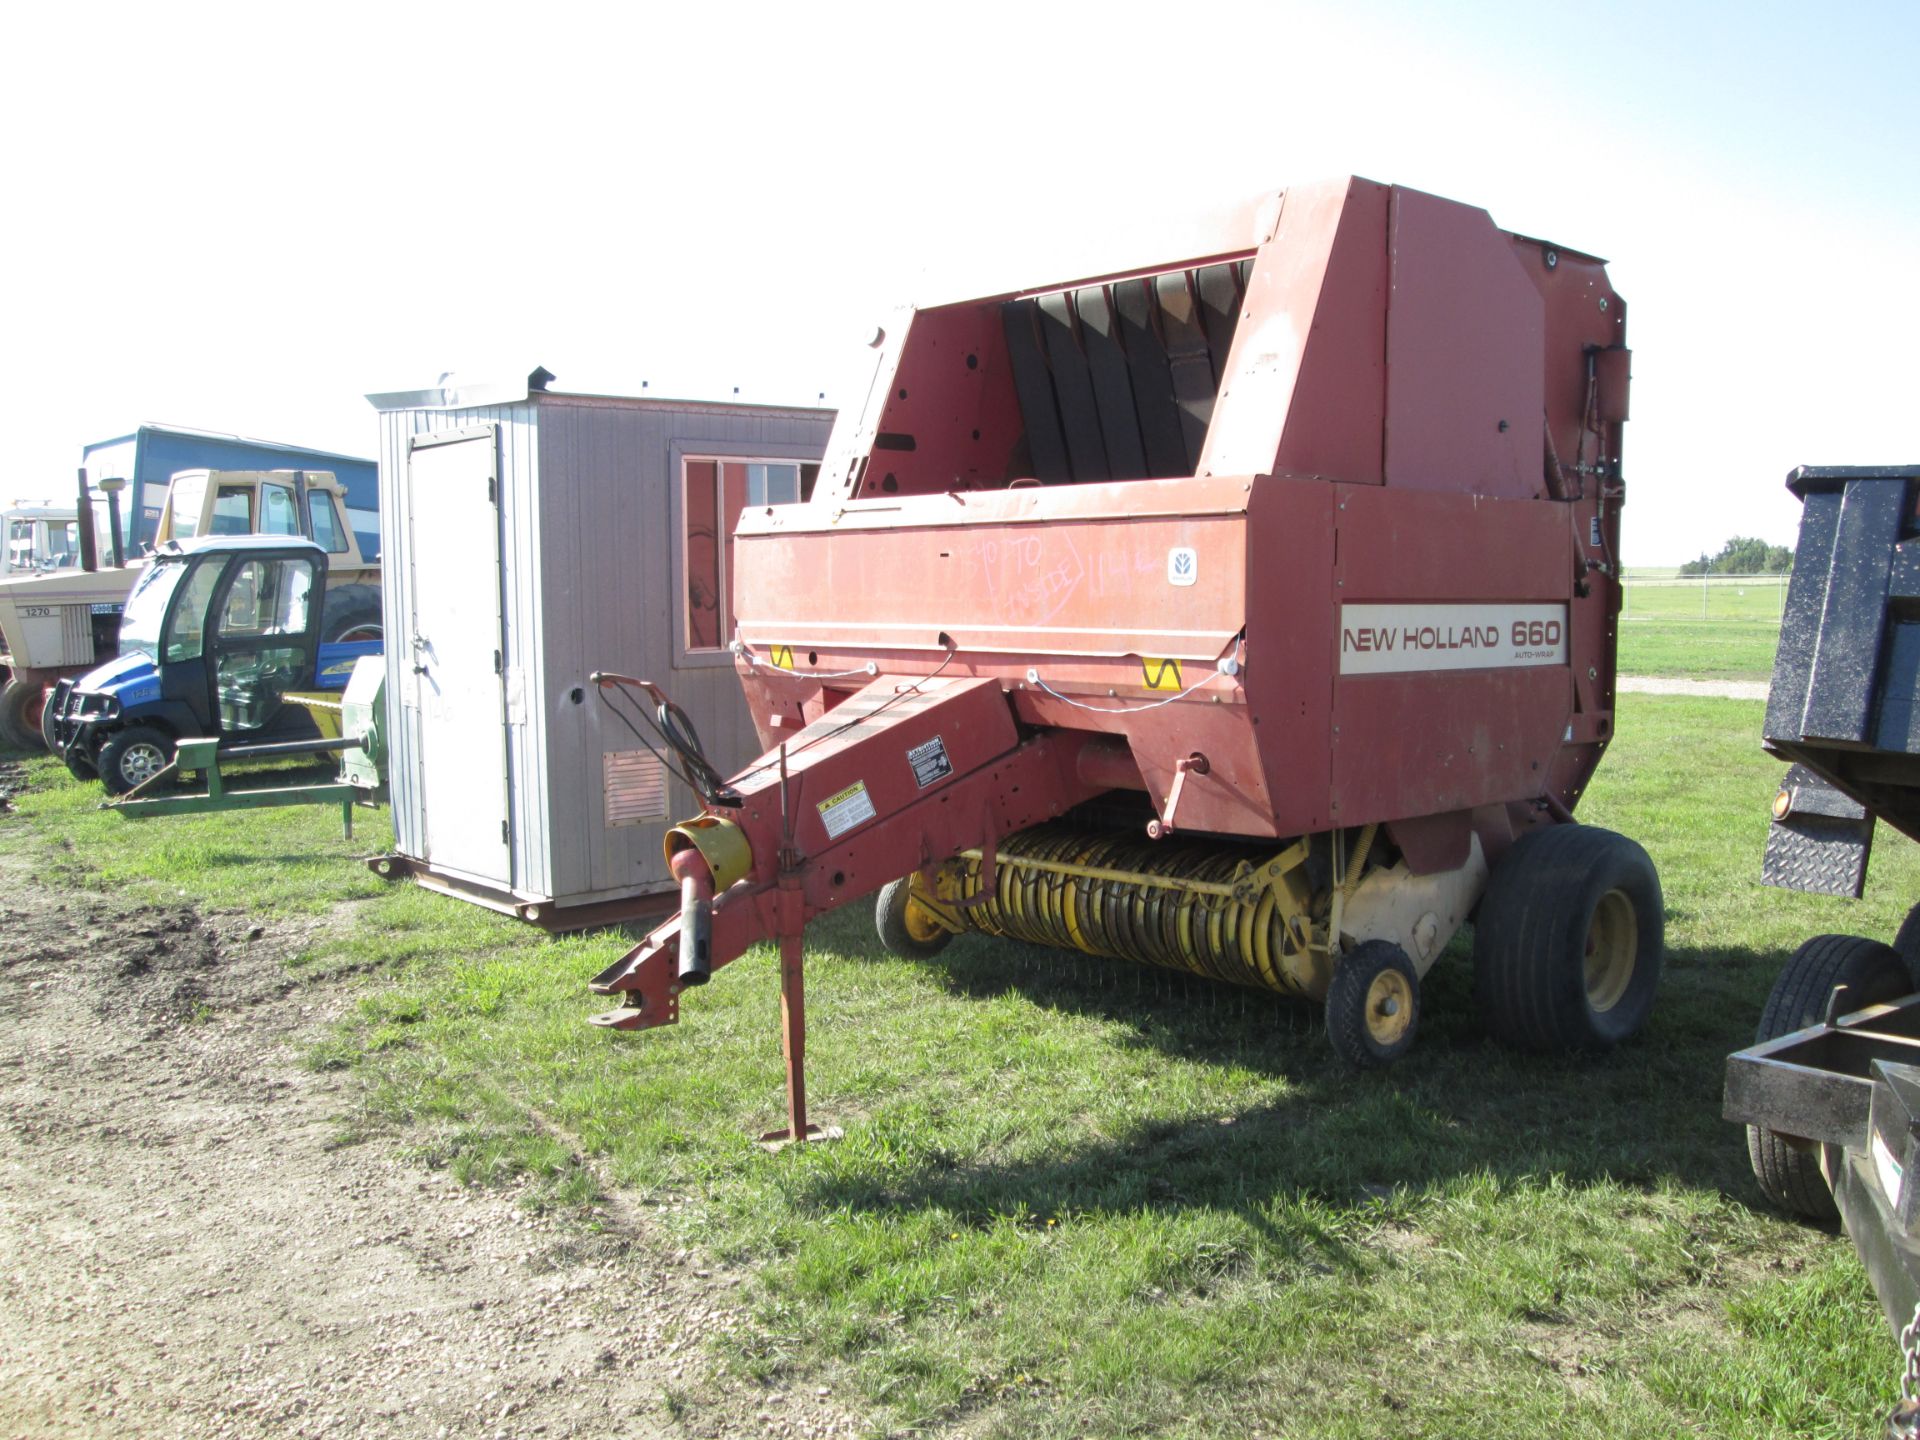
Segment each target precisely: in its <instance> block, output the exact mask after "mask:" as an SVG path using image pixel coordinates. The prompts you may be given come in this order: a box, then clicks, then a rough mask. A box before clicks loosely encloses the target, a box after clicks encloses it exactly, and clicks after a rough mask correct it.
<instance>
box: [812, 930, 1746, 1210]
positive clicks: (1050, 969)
mask: <svg viewBox="0 0 1920 1440" xmlns="http://www.w3.org/2000/svg"><path fill="white" fill-rule="evenodd" d="M1783 959H1784V957H1783V956H1780V955H1775V954H1771V953H1765V954H1763V953H1760V952H1757V951H1753V950H1743V949H1727V950H1710V951H1708V950H1698V949H1680V950H1675V951H1671V952H1669V955H1668V962H1667V973H1666V975H1665V976H1664V979H1663V984H1662V993H1661V996H1660V999H1659V1001H1658V1003H1657V1004H1656V1007H1655V1012H1654V1016H1653V1019H1652V1020H1651V1021H1650V1023H1649V1024H1648V1026H1647V1028H1646V1030H1645V1031H1644V1032H1643V1033H1642V1034H1641V1035H1640V1036H1638V1037H1636V1039H1635V1040H1634V1041H1632V1042H1630V1043H1629V1044H1627V1045H1624V1046H1622V1047H1620V1048H1619V1049H1618V1050H1616V1051H1615V1052H1613V1053H1612V1054H1609V1055H1604V1056H1598V1057H1546V1056H1535V1055H1527V1054H1521V1053H1517V1052H1515V1051H1513V1050H1510V1049H1508V1048H1507V1047H1505V1046H1503V1045H1500V1044H1497V1043H1495V1042H1494V1041H1492V1040H1490V1039H1488V1038H1487V1037H1486V1035H1485V1033H1484V1031H1483V1030H1482V1028H1481V1026H1480V1024H1479V1022H1478V1020H1477V1018H1476V1016H1475V1013H1474V1005H1473V993H1472V992H1473V983H1472V965H1471V961H1470V958H1469V956H1468V955H1467V954H1466V953H1465V947H1464V946H1463V945H1456V946H1455V947H1454V949H1452V950H1450V951H1449V953H1448V954H1447V955H1446V956H1445V957H1443V959H1442V961H1441V962H1440V963H1439V964H1438V965H1436V966H1435V968H1434V970H1433V971H1432V972H1431V973H1430V974H1429V976H1428V977H1427V981H1426V984H1425V985H1424V986H1423V1012H1424V1013H1423V1016H1422V1022H1421V1033H1420V1038H1419V1042H1418V1044H1417V1045H1416V1046H1415V1048H1414V1050H1413V1051H1412V1052H1411V1053H1410V1054H1409V1055H1408V1056H1407V1057H1406V1058H1404V1059H1402V1060H1401V1061H1400V1062H1399V1063H1398V1064H1396V1065H1395V1066H1393V1067H1392V1068H1391V1069H1389V1070H1387V1071H1383V1072H1370V1073H1359V1074H1356V1073H1354V1072H1351V1071H1348V1070H1346V1069H1344V1068H1343V1067H1341V1066H1340V1065H1339V1064H1338V1062H1337V1061H1336V1060H1335V1059H1334V1057H1333V1055H1332V1053H1331V1051H1330V1050H1329V1048H1328V1046H1327V1042H1326V1039H1325V1036H1324V1032H1323V1030H1322V1028H1321V1023H1320V1013H1319V1011H1318V1010H1317V1009H1316V1008H1311V1007H1307V1006H1304V1005H1293V1004H1289V1003H1287V1002H1284V1001H1276V1000H1274V999H1272V998H1271V997H1267V996H1264V995H1259V994H1253V993H1249V994H1247V995H1245V996H1241V995H1239V994H1237V993H1235V992H1233V991H1231V990H1227V989H1225V988H1223V987H1218V986H1212V985H1208V984H1206V983H1205V982H1201V981H1197V980H1195V981H1184V980H1181V979H1179V978H1177V977H1176V978H1174V979H1171V980H1169V979H1168V978H1167V977H1164V976H1156V975H1154V974H1153V972H1150V971H1149V972H1146V973H1143V974H1140V975H1138V976H1136V975H1135V974H1134V972H1135V971H1136V970H1140V969H1141V968H1142V967H1136V966H1128V965H1124V964H1117V963H1110V962H1104V961H1098V960H1093V959H1089V958H1076V957H1062V956H1061V955H1059V954H1058V953H1057V952H1053V951H1048V950H1044V949H1040V948H1037V947H1031V946H1022V945H1015V944H1011V943H1006V942H995V943H987V944H968V943H964V942H962V943H956V944H954V945H952V946H950V947H949V948H948V950H947V951H945V952H944V953H943V954H942V955H941V956H940V957H938V958H937V959H935V960H933V961H930V962H928V964H929V965H930V966H931V967H932V968H933V969H934V970H935V971H936V972H938V973H939V975H940V977H941V978H942V980H943V981H944V983H945V984H946V985H947V986H948V987H949V988H950V989H951V990H953V991H954V992H956V993H959V994H964V995H974V996H980V997H986V996H994V995H1001V994H1005V993H1006V992H1007V991H1009V990H1014V991H1017V992H1019V993H1021V994H1023V995H1025V996H1027V997H1028V998H1030V999H1031V1000H1032V1001H1033V1002H1034V1003H1035V1004H1038V1005H1042V1006H1045V1007H1048V1008H1052V1009H1057V1010H1061V1011H1064V1012H1070V1013H1075V1014H1082V1015H1091V1016H1096V1017H1098V1018H1100V1019H1102V1020H1104V1021H1108V1022H1112V1023H1113V1024H1114V1025H1115V1026H1116V1027H1117V1029H1118V1034H1119V1037H1120V1038H1119V1040H1118V1043H1121V1044H1128V1045H1143V1046H1151V1047H1153V1048H1154V1049H1155V1050H1158V1051H1160V1052H1163V1053H1165V1054H1167V1055H1170V1056H1173V1057H1177V1058H1179V1059H1181V1060H1185V1061H1191V1062H1198V1063H1203V1064H1206V1063H1215V1064H1220V1065H1227V1066H1233V1067H1240V1068H1244V1069H1246V1070H1248V1071H1251V1072H1253V1073H1256V1074H1258V1075H1261V1076H1263V1077H1270V1078H1278V1079H1281V1080H1283V1081H1285V1082H1286V1085H1285V1093H1284V1095H1283V1096H1282V1097H1281V1098H1279V1099H1275V1100H1269V1101H1267V1102H1266V1103H1262V1104H1260V1105H1257V1106H1255V1107H1252V1108H1248V1109H1238V1110H1233V1111H1231V1112H1230V1113H1225V1114H1211V1115H1201V1116H1187V1117H1183V1118H1181V1119H1179V1120H1177V1121H1159V1122H1146V1123H1142V1124H1140V1125H1139V1126H1137V1127H1136V1128H1134V1129H1132V1130H1131V1131H1130V1132H1129V1133H1126V1134H1122V1135H1116V1136H1113V1137H1112V1138H1110V1139H1107V1140H1105V1141H1103V1142H1102V1143H1098V1144H1094V1145H1091V1146H1085V1147H1082V1148H1079V1149H1077V1150H1075V1151H1073V1152H1072V1153H1063V1154H1056V1155H1050V1156H1048V1157H1046V1158H1044V1159H1038V1160H1035V1159H1025V1160H1021V1161H1018V1162H1014V1163H994V1162H992V1161H986V1162H983V1163H969V1162H968V1161H967V1160H966V1159H965V1158H964V1157H953V1156H943V1157H938V1158H935V1159H931V1160H928V1161H925V1162H923V1163H921V1164H919V1165H917V1166H914V1167H912V1168H909V1169H904V1170H902V1169H898V1168H894V1169H890V1170H889V1171H887V1172H886V1173H884V1174H866V1175H861V1174H845V1173H842V1174H832V1173H823V1174H821V1175H820V1176H818V1177H816V1179H815V1180H814V1181H813V1182H812V1185H811V1189H810V1191H809V1193H808V1194H807V1195H806V1199H807V1200H808V1201H809V1202H811V1203H812V1204H815V1205H817V1206H819V1207H821V1208H822V1209H826V1210H833V1209H840V1208H850V1209H853V1210H865V1211H870V1212H876V1213H877V1212H886V1211H903V1210H906V1211H910V1210H915V1209H919V1208H922V1207H939V1208H943V1209H946V1210H948V1211H950V1212H952V1213H954V1214H956V1215H958V1216H961V1217H964V1218H970V1219H978V1220H980V1221H985V1220H988V1219H990V1218H991V1217H994V1216H998V1215H1006V1214H1009V1213H1019V1212H1023V1211H1024V1212H1025V1213H1029V1214H1036V1215H1052V1214H1060V1213H1067V1212H1086V1211H1100V1212H1112V1213H1126V1212H1135V1211H1140V1210H1160V1211H1172V1210H1181V1209H1187V1208H1195V1207H1199V1208H1213V1209H1223V1210H1231V1211H1236V1212H1238V1213H1240V1214H1242V1215H1243V1216H1245V1217H1246V1218H1247V1219H1248V1221H1249V1222H1250V1223H1252V1224H1254V1225H1255V1226H1257V1227H1258V1228H1261V1229H1262V1230H1266V1229H1268V1228H1269V1226H1268V1225H1267V1223H1266V1222H1265V1221H1264V1220H1263V1219H1262V1216H1263V1215H1266V1214H1268V1213H1270V1212H1271V1209H1272V1207H1273V1206H1274V1205H1275V1204H1276V1203H1277V1202H1284V1201H1285V1200H1287V1199H1288V1197H1299V1196H1307V1197H1317V1198H1322V1199H1325V1200H1327V1201H1329V1202H1332V1203H1333V1204H1335V1205H1349V1204H1366V1203H1370V1202H1372V1201H1375V1200H1379V1199H1383V1198H1386V1197H1388V1196H1390V1195H1391V1194H1392V1192H1393V1191H1395V1190H1396V1189H1402V1188H1404V1189H1408V1190H1413V1191H1420V1190H1425V1189H1429V1188H1433V1187H1436V1186H1440V1185H1443V1184H1445V1183H1446V1182H1447V1181H1449V1180H1452V1179H1456V1178H1460V1177H1473V1176H1488V1177H1492V1178H1493V1179H1494V1180H1496V1181H1497V1182H1499V1183H1502V1184H1509V1183H1513V1184H1518V1183H1521V1182H1526V1183H1529V1184H1536V1183H1540V1182H1543V1181H1547V1182H1551V1183H1562V1184H1566V1185H1570V1186H1586V1185H1591V1184H1594V1183H1597V1182H1602V1181H1610V1182H1614V1183H1617V1184H1622V1185H1627V1186H1631V1187H1635V1188H1640V1189H1646V1190H1653V1189H1656V1188H1659V1187H1662V1186H1665V1185H1679V1186H1684V1187H1687V1188H1692V1189H1706V1190H1710V1191H1718V1192H1719V1193H1721V1194H1723V1195H1725V1196H1727V1197H1729V1198H1731V1199H1733V1200H1736V1201H1738V1202H1740V1203H1742V1204H1745V1205H1759V1204H1760V1203H1762V1202H1761V1200H1760V1195H1759V1192H1758V1190H1757V1188H1756V1187H1755V1186H1754V1184H1753V1181H1752V1178H1751V1176H1750V1174H1749V1173H1748V1169H1747V1161H1746V1146H1745V1139H1744V1132H1743V1131H1742V1130H1741V1128H1740V1127H1738V1126H1735V1125H1731V1124H1728V1123H1726V1122H1724V1121H1723V1120H1721V1118H1720V1094H1721V1084H1722V1074H1723V1071H1724V1067H1725V1063H1726V1057H1727V1056H1728V1054H1730V1053H1731V1052H1732V1051H1734V1050H1737V1049H1740V1048H1742V1047H1743V1046H1745V1045H1747V1044H1749V1043H1750V1042H1751V1040H1752V1033H1753V1025H1754V1022H1755V1020H1756V1018H1757V1017H1758V1015H1759V1012H1760V1009H1761V1006H1762V1004H1763V1002H1764V999H1765V996H1766V992H1767V989H1768V988H1769V987H1770V986H1771V984H1772V980H1773V976H1774V973H1775V971H1776V969H1777V968H1778V966H1779V964H1780V963H1781V961H1782V960H1783ZM1263 1088H1265V1089H1266V1091H1267V1093H1268V1094H1269V1095H1270V1094H1271V1087H1270V1086H1269V1087H1263ZM1296 1224H1297V1221H1295V1220H1290V1221H1289V1225H1290V1226H1294V1225H1296ZM1296 1233H1297V1232H1296Z"/></svg>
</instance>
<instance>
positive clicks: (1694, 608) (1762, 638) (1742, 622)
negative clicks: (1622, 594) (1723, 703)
mask: <svg viewBox="0 0 1920 1440" xmlns="http://www.w3.org/2000/svg"><path fill="white" fill-rule="evenodd" d="M1780 583H1781V582H1779V581H1778V580H1776V579H1774V578H1773V577H1765V578H1762V579H1760V580H1757V581H1751V582H1748V581H1726V580H1723V579H1719V578H1716V579H1715V580H1713V581H1712V582H1711V583H1710V584H1709V585H1708V586H1706V587H1705V589H1704V592H1703V588H1702V586H1701V584H1700V582H1699V581H1697V580H1674V581H1653V582H1649V581H1648V580H1646V579H1643V578H1638V574H1636V575H1630V576H1629V577H1628V581H1627V597H1626V604H1625V606H1624V607H1623V609H1622V612H1621V616H1620V673H1621V674H1622V675H1652V676H1666V677H1684V678H1688V679H1697V680H1765V679H1767V678H1768V677H1769V676H1770V675H1772V673H1773V652H1774V649H1775V647H1776V646H1777V645H1778V644H1779V640H1780ZM1703 593H1704V603H1703Z"/></svg>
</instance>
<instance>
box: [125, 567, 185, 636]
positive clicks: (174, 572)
mask: <svg viewBox="0 0 1920 1440" xmlns="http://www.w3.org/2000/svg"><path fill="white" fill-rule="evenodd" d="M189 568H191V562H190V561H187V560H171V559H166V560H155V561H153V562H152V563H151V564H149V565H148V566H147V568H146V569H145V570H143V571H141V573H140V578H139V579H138V580H136V581H134V582H133V593H132V594H131V595H129V596H127V608H126V610H125V612H124V613H122V615H121V617H120V649H121V652H122V653H123V654H124V653H126V652H128V651H134V650H137V651H139V652H140V653H141V654H142V655H144V656H146V657H147V658H148V659H149V660H158V659H159V658H160V627H161V625H162V624H163V623H165V621H166V618H167V602H168V601H169V600H171V599H173V592H174V591H176V590H178V589H179V588H180V582H181V581H182V580H184V579H185V578H186V574H187V571H188V569H189Z"/></svg>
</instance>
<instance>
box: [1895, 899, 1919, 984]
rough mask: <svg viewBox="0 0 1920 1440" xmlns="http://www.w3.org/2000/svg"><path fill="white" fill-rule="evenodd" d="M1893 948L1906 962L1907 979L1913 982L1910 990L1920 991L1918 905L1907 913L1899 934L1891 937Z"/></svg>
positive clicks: (1901, 923)
mask: <svg viewBox="0 0 1920 1440" xmlns="http://www.w3.org/2000/svg"><path fill="white" fill-rule="evenodd" d="M1893 948H1894V949H1895V950H1897V951H1898V952H1899V953H1900V958H1901V959H1902V960H1904V961H1906V962H1907V978H1908V979H1909V980H1911V981H1913V986H1912V988H1913V989H1915V990H1920V905H1915V906H1914V907H1913V908H1912V909H1911V910H1909V911H1907V918H1906V919H1904V920H1902V921H1901V922H1900V930H1899V933H1898V934H1896V935H1895V936H1894V937H1893Z"/></svg>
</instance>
